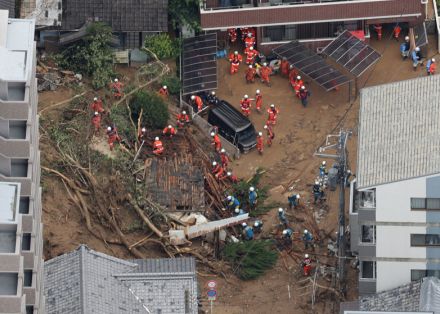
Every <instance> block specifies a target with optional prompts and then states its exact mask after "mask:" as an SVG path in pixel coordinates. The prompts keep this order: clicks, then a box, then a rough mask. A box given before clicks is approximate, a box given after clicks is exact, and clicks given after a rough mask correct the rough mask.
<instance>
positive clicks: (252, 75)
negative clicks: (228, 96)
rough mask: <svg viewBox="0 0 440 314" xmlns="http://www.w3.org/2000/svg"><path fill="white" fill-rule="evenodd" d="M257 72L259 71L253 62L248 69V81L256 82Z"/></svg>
mask: <svg viewBox="0 0 440 314" xmlns="http://www.w3.org/2000/svg"><path fill="white" fill-rule="evenodd" d="M256 74H257V71H256V70H255V69H254V67H253V66H252V64H249V67H248V68H247V69H246V73H245V78H246V83H248V84H249V83H254V82H255V75H256Z"/></svg>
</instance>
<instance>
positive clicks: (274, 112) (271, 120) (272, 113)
mask: <svg viewBox="0 0 440 314" xmlns="http://www.w3.org/2000/svg"><path fill="white" fill-rule="evenodd" d="M267 113H268V114H269V116H268V117H267V122H266V124H267V125H269V124H272V125H275V124H277V118H278V113H279V110H278V109H277V108H275V105H274V104H271V105H270V107H269V108H268V109H267Z"/></svg>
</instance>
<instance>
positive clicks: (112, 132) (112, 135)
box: [107, 126, 121, 150]
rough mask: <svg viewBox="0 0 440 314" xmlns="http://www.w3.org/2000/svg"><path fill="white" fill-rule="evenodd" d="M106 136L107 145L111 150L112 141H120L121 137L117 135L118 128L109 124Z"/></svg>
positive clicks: (112, 146)
mask: <svg viewBox="0 0 440 314" xmlns="http://www.w3.org/2000/svg"><path fill="white" fill-rule="evenodd" d="M107 136H108V145H109V147H110V150H113V148H114V145H115V144H114V143H115V142H120V141H121V138H120V137H119V134H118V130H117V129H116V127H115V126H109V127H107Z"/></svg>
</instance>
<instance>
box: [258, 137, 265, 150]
mask: <svg viewBox="0 0 440 314" xmlns="http://www.w3.org/2000/svg"><path fill="white" fill-rule="evenodd" d="M263 147H264V143H263V137H262V136H257V149H258V150H261V149H262V148H263Z"/></svg>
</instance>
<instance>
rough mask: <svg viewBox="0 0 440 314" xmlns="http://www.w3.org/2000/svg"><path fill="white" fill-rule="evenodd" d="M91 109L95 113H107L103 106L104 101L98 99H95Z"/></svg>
mask: <svg viewBox="0 0 440 314" xmlns="http://www.w3.org/2000/svg"><path fill="white" fill-rule="evenodd" d="M90 108H91V109H92V111H93V112H99V113H103V112H104V111H105V110H104V107H103V105H102V101H101V99H99V98H98V97H95V98H93V102H92V103H91V104H90Z"/></svg>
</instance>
